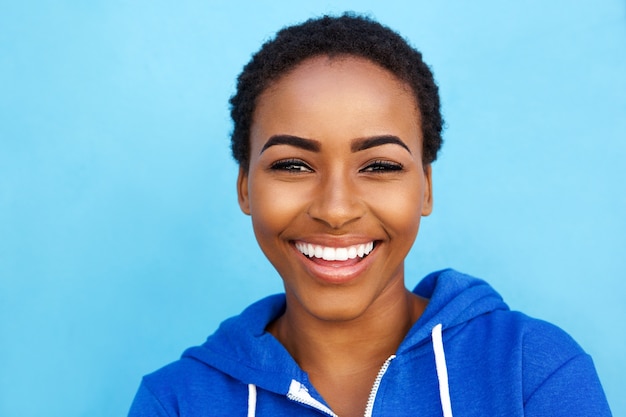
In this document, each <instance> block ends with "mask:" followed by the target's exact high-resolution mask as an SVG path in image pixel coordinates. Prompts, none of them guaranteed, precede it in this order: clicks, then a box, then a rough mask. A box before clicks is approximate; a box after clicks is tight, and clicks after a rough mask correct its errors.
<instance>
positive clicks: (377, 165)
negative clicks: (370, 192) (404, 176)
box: [361, 161, 403, 172]
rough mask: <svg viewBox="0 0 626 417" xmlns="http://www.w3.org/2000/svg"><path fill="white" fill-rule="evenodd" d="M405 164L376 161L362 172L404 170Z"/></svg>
mask: <svg viewBox="0 0 626 417" xmlns="http://www.w3.org/2000/svg"><path fill="white" fill-rule="evenodd" d="M402 169H403V166H402V164H399V163H397V162H391V161H374V162H371V163H369V164H367V165H366V166H365V168H363V169H361V172H389V171H402Z"/></svg>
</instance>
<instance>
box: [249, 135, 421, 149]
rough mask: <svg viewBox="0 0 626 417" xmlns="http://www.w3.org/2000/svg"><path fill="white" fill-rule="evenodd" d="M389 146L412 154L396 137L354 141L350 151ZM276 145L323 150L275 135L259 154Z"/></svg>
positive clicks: (316, 144) (311, 142)
mask: <svg viewBox="0 0 626 417" xmlns="http://www.w3.org/2000/svg"><path fill="white" fill-rule="evenodd" d="M387 144H393V145H399V146H402V147H403V148H404V149H406V150H407V152H408V153H411V150H410V149H409V147H408V146H407V145H406V144H405V143H404V142H403V141H402V140H401V139H400V138H399V137H397V136H394V135H382V136H371V137H366V138H358V139H354V140H353V141H352V143H351V144H350V150H351V151H352V152H359V151H364V150H366V149H370V148H374V147H376V146H382V145H387ZM276 145H290V146H295V147H296V148H300V149H304V150H306V151H311V152H319V151H320V150H321V144H320V143H319V142H318V141H316V140H313V139H306V138H301V137H299V136H293V135H274V136H272V137H270V138H269V139H268V141H267V142H265V145H263V148H262V149H261V152H259V154H262V153H263V152H265V150H266V149H267V148H270V147H272V146H276Z"/></svg>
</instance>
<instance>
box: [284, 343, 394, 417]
mask: <svg viewBox="0 0 626 417" xmlns="http://www.w3.org/2000/svg"><path fill="white" fill-rule="evenodd" d="M395 358H396V355H391V356H390V357H389V358H387V360H386V361H385V363H383V366H382V367H381V368H380V370H379V371H378V375H376V379H375V380H374V385H372V390H371V391H370V395H369V397H368V399H367V406H366V407H365V417H372V412H373V410H374V401H376V394H377V393H378V388H379V387H380V383H381V381H382V380H383V376H385V373H386V372H387V369H388V368H389V365H390V364H391V361H392V360H394V359H395ZM287 398H289V399H290V400H292V401H295V402H298V403H300V404H304V405H308V406H309V407H312V408H315V409H316V410H319V411H321V412H323V413H324V414H327V415H329V416H331V417H339V416H338V415H337V414H335V413H334V412H333V410H331V409H330V408H328V407H326V406H325V405H324V404H322V403H321V402H319V401H317V400H316V399H315V398H313V397H311V394H309V390H308V389H307V388H306V387H305V386H304V385H302V384H301V383H300V382H298V381H296V380H295V379H292V380H291V384H290V385H289V392H288V393H287Z"/></svg>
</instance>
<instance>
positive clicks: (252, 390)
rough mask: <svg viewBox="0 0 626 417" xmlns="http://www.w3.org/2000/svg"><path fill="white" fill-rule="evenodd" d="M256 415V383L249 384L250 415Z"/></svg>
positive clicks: (251, 416)
mask: <svg viewBox="0 0 626 417" xmlns="http://www.w3.org/2000/svg"><path fill="white" fill-rule="evenodd" d="M255 415H256V385H254V384H248V417H254V416H255Z"/></svg>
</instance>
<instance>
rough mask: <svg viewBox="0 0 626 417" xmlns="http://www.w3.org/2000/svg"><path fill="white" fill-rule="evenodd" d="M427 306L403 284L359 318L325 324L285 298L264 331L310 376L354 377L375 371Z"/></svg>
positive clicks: (392, 351) (393, 350)
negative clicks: (281, 309) (276, 316)
mask: <svg viewBox="0 0 626 417" xmlns="http://www.w3.org/2000/svg"><path fill="white" fill-rule="evenodd" d="M290 301H291V302H290ZM426 304H427V300H424V299H422V298H420V297H418V296H416V295H415V294H413V293H411V292H409V291H408V290H406V289H405V288H404V284H402V289H401V291H397V292H396V293H395V294H387V295H386V297H381V299H379V300H377V301H376V302H375V303H373V304H372V305H371V306H370V307H369V308H368V309H367V311H365V312H364V313H363V314H362V315H360V316H359V317H356V318H353V319H351V320H345V321H329V320H323V319H319V318H316V317H315V316H313V315H311V314H308V313H307V312H306V311H302V310H301V309H298V304H297V302H294V300H290V297H289V295H288V296H287V309H286V311H285V313H284V315H283V316H281V317H280V318H279V319H277V320H276V321H275V322H274V323H272V324H271V325H270V326H269V327H268V331H269V332H270V333H272V334H273V335H274V336H275V337H276V338H277V339H278V340H279V341H280V342H281V343H282V344H283V345H284V346H285V348H286V349H287V350H288V351H289V353H291V355H292V356H293V357H294V359H295V360H296V362H297V363H298V364H299V365H300V366H301V367H302V369H304V370H305V371H307V372H309V373H310V374H335V375H350V374H353V375H354V374H358V373H361V372H367V371H369V370H372V369H378V368H379V367H380V366H381V365H382V363H383V362H384V361H385V360H386V359H387V358H388V357H389V356H391V355H392V354H394V353H395V352H396V350H397V348H398V346H399V345H400V343H401V342H402V340H403V339H404V337H405V336H406V334H407V332H408V331H409V329H410V328H411V326H412V325H413V324H414V323H415V321H417V319H418V318H419V317H420V316H421V314H422V312H423V311H424V309H425V307H426Z"/></svg>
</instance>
